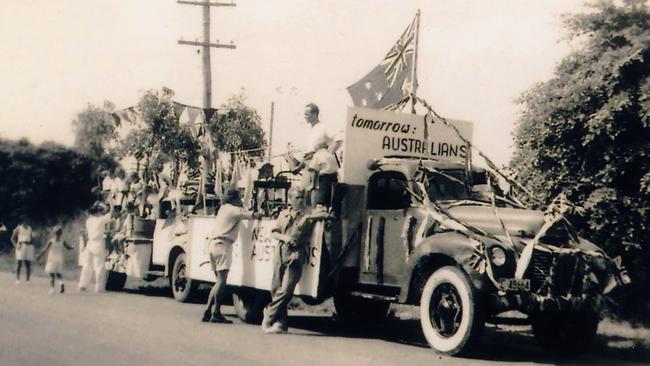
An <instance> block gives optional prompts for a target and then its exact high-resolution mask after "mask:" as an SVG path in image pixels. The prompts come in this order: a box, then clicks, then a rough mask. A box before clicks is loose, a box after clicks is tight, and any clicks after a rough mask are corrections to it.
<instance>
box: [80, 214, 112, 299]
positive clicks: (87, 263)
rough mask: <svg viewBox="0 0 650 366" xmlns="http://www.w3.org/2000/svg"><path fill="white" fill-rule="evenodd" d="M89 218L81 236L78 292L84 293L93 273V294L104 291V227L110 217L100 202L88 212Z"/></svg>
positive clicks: (105, 252) (105, 253) (105, 251)
mask: <svg viewBox="0 0 650 366" xmlns="http://www.w3.org/2000/svg"><path fill="white" fill-rule="evenodd" d="M88 211H89V212H88V213H89V214H90V215H89V216H88V219H86V225H85V230H83V232H82V235H83V238H84V242H85V245H84V248H83V250H84V252H85V256H84V263H83V264H82V266H83V267H82V269H81V275H80V277H79V291H85V290H86V288H87V287H88V285H89V284H90V280H91V277H92V275H93V272H94V273H95V292H101V291H103V290H104V285H105V281H106V268H105V267H104V262H105V261H106V255H107V254H108V253H107V250H106V225H107V224H108V223H109V222H110V221H111V215H110V213H108V211H107V209H106V206H105V205H103V204H102V203H100V202H95V203H94V204H93V206H92V207H91V208H90V210H88Z"/></svg>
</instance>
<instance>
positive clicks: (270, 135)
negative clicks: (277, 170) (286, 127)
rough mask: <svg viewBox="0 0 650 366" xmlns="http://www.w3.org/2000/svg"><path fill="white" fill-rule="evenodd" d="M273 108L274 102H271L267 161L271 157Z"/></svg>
mask: <svg viewBox="0 0 650 366" xmlns="http://www.w3.org/2000/svg"><path fill="white" fill-rule="evenodd" d="M274 110H275V102H271V125H270V126H269V161H271V158H272V157H273V153H272V150H271V148H272V146H273V111H274Z"/></svg>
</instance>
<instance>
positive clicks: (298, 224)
mask: <svg viewBox="0 0 650 366" xmlns="http://www.w3.org/2000/svg"><path fill="white" fill-rule="evenodd" d="M304 200H305V191H304V190H303V189H302V188H297V187H292V188H291V189H290V190H289V204H290V207H288V208H286V209H285V210H283V211H282V212H280V215H279V216H278V219H277V222H276V225H275V227H274V228H273V230H272V234H271V235H272V237H273V238H274V239H277V240H279V241H280V245H279V246H278V250H279V256H278V260H277V261H276V267H275V271H274V273H273V283H272V285H271V296H272V298H271V302H270V303H269V304H268V305H267V306H266V308H264V320H262V330H264V332H265V333H286V332H287V329H288V314H287V306H288V305H289V301H290V300H291V298H292V297H293V292H294V290H295V288H296V285H297V284H298V281H299V280H300V276H301V275H302V266H303V263H304V262H305V261H306V258H307V250H308V249H309V245H310V239H311V233H312V228H313V226H314V224H315V223H316V220H320V219H325V218H328V217H329V214H328V213H327V212H326V211H324V210H322V209H320V210H319V209H315V210H312V209H310V208H307V207H306V206H305V203H304Z"/></svg>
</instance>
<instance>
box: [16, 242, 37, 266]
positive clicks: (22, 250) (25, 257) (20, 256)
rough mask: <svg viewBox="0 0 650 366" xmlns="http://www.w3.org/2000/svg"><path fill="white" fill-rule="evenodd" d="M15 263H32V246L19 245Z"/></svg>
mask: <svg viewBox="0 0 650 366" xmlns="http://www.w3.org/2000/svg"><path fill="white" fill-rule="evenodd" d="M16 260H17V261H30V262H31V261H33V260H34V245H33V244H25V243H19V244H18V247H17V248H16Z"/></svg>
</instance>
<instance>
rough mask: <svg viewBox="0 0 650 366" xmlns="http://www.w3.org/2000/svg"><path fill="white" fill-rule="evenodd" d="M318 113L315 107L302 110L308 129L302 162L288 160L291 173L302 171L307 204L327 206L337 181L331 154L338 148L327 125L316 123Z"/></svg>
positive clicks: (338, 144)
mask: <svg viewBox="0 0 650 366" xmlns="http://www.w3.org/2000/svg"><path fill="white" fill-rule="evenodd" d="M319 114H320V110H319V108H318V106H317V105H316V104H314V103H309V104H307V105H306V106H305V121H306V122H307V123H308V124H309V125H310V126H311V130H310V132H309V136H308V138H307V140H306V142H307V144H306V146H304V148H303V149H304V151H305V153H304V155H303V156H302V161H301V160H299V159H296V158H295V157H291V158H290V159H289V160H290V161H289V164H290V165H291V167H292V169H293V171H294V172H298V171H300V170H302V179H301V185H302V186H303V188H304V189H305V190H306V191H307V193H308V195H309V204H310V205H311V206H312V207H316V205H324V206H329V203H330V199H331V192H332V185H333V184H335V183H336V182H337V181H338V175H337V171H338V168H339V166H338V161H337V159H336V156H335V155H334V153H335V152H336V150H337V149H338V148H339V147H340V143H341V141H337V140H335V138H334V135H333V134H332V133H330V131H328V129H327V125H325V123H323V122H321V121H320V119H319Z"/></svg>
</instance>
